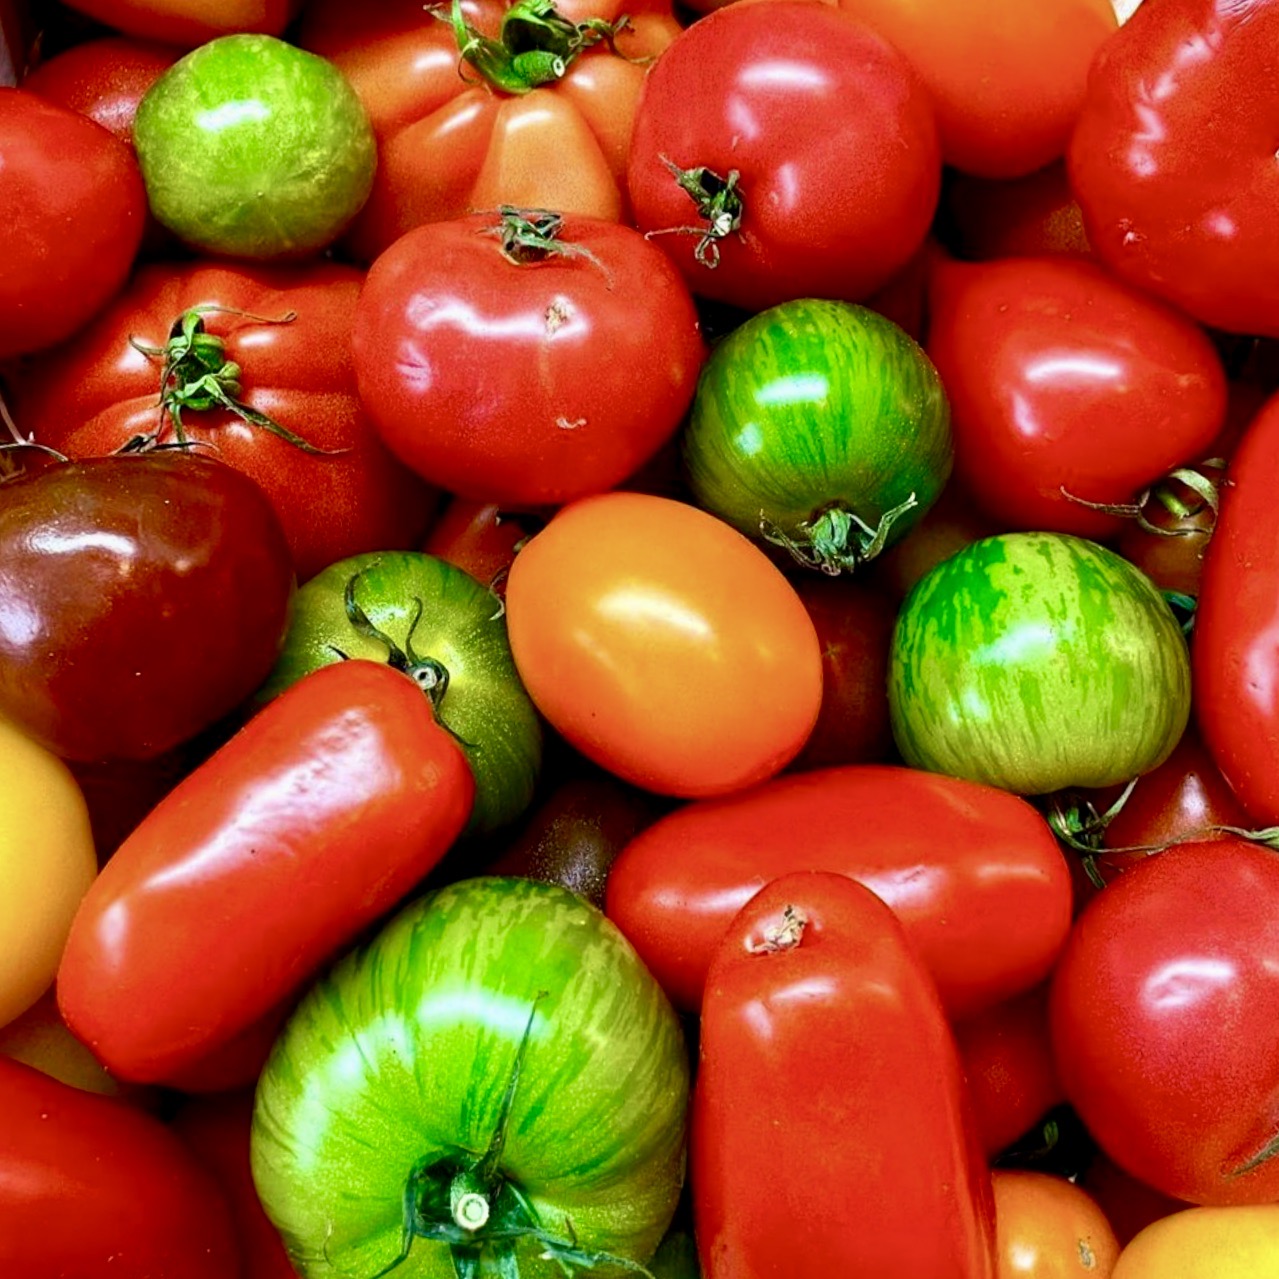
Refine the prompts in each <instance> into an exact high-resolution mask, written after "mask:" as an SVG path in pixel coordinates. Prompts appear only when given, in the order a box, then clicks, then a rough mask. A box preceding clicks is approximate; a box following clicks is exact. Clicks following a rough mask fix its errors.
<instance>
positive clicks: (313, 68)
mask: <svg viewBox="0 0 1279 1279" xmlns="http://www.w3.org/2000/svg"><path fill="white" fill-rule="evenodd" d="M134 143H135V146H136V147H137V152H138V162H139V164H140V165H141V167H142V176H143V179H144V180H145V182H146V188H147V198H148V200H149V201H150V205H151V211H152V212H153V213H154V214H155V216H156V218H157V219H158V220H159V221H160V222H162V223H164V225H165V226H167V227H168V228H169V229H170V230H172V231H173V232H175V233H176V234H177V235H178V236H180V237H181V238H182V239H183V240H185V241H186V242H187V243H188V244H192V245H195V246H196V247H197V248H201V249H205V250H207V251H208V252H210V253H220V254H227V255H230V256H234V257H244V258H275V257H283V256H292V255H297V254H305V253H313V252H316V251H318V250H319V249H322V248H324V247H325V246H326V245H327V244H329V243H331V242H332V241H333V240H334V239H336V238H337V236H338V235H339V233H340V232H341V231H342V230H343V228H344V227H345V226H346V225H347V223H349V222H350V221H351V219H352V218H353V217H354V216H355V215H356V214H357V213H358V212H359V211H360V208H361V206H362V205H363V204H364V202H365V200H366V199H367V198H368V195H369V191H370V189H371V187H372V185H373V173H374V169H375V168H376V166H377V144H376V142H375V141H374V137H373V129H372V126H371V125H370V124H369V119H368V116H367V115H366V114H365V111H364V107H363V106H362V105H361V103H360V100H359V98H357V97H356V95H355V91H354V89H352V88H351V85H350V84H349V82H348V81H347V80H346V78H345V76H343V75H342V73H341V72H340V71H339V70H338V69H337V67H335V66H334V65H333V64H332V63H331V62H328V61H327V60H325V59H324V58H320V57H317V56H316V55H315V54H313V53H306V52H305V51H304V50H302V49H298V48H295V47H294V46H293V45H291V44H286V43H285V42H284V41H283V40H277V39H275V38H274V37H273V36H264V35H229V36H221V37H219V38H218V39H216V40H211V41H209V43H208V44H204V45H201V46H200V47H199V48H198V49H194V50H192V52H191V53H189V54H187V55H186V57H184V58H182V59H181V60H179V61H178V62H176V63H175V64H174V65H173V66H172V67H170V68H169V70H168V71H166V72H165V73H164V74H163V75H162V76H161V77H160V78H159V79H158V80H157V81H156V82H155V84H154V85H152V86H151V88H150V90H149V91H148V92H147V94H146V95H145V96H144V97H143V99H142V102H141V103H140V105H139V107H138V114H137V119H136V122H135V124H134Z"/></svg>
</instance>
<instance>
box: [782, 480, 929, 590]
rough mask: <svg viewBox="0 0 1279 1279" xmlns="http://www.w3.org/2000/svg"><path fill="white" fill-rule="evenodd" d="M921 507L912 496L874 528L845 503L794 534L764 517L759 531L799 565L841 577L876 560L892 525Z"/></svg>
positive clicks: (828, 509)
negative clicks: (842, 574)
mask: <svg viewBox="0 0 1279 1279" xmlns="http://www.w3.org/2000/svg"><path fill="white" fill-rule="evenodd" d="M918 505H919V499H918V498H917V497H916V496H915V494H914V493H912V494H910V496H909V497H907V498H906V500H905V501H904V502H901V503H899V504H898V505H897V506H894V507H892V508H891V509H890V510H887V511H885V512H884V514H883V515H882V516H881V517H880V519H879V522H878V523H877V524H874V525H871V524H867V523H866V521H865V520H863V519H862V518H861V517H860V516H859V515H857V514H855V513H854V512H853V511H850V510H849V509H848V507H846V506H844V505H843V504H842V503H839V502H834V503H832V504H831V505H830V506H826V507H823V508H822V509H821V510H820V511H818V512H816V514H814V515H812V516H810V517H809V518H808V519H806V520H805V521H804V522H803V523H802V524H800V525H799V526H798V528H797V529H796V532H795V535H792V534H789V533H786V532H784V531H783V530H782V529H780V528H778V527H777V525H775V524H773V523H772V522H771V521H770V520H767V519H763V518H761V520H760V524H759V531H760V536H761V537H762V538H763V539H764V541H766V542H768V543H769V544H770V545H773V546H780V547H782V548H783V549H785V550H786V551H788V552H789V553H790V556H791V558H792V559H793V560H794V561H795V562H796V563H797V564H801V565H803V567H804V568H811V569H816V570H817V571H818V572H820V573H825V574H826V575H827V576H828V577H838V576H839V575H840V574H841V573H851V572H853V571H854V570H855V569H856V568H858V567H859V566H860V565H862V564H865V563H866V562H867V561H868V560H873V559H874V558H875V557H876V556H877V555H878V554H879V553H880V552H881V551H882V550H883V549H884V547H885V546H887V545H888V539H889V536H890V535H891V533H892V530H893V525H894V524H896V523H897V521H898V520H899V519H901V518H902V516H904V515H906V514H908V513H909V512H910V511H913V510H914V509H915V508H916V507H917V506H918Z"/></svg>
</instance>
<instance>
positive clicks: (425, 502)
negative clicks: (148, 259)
mask: <svg viewBox="0 0 1279 1279" xmlns="http://www.w3.org/2000/svg"><path fill="white" fill-rule="evenodd" d="M363 278H364V277H363V274H362V273H361V272H360V271H357V270H356V269H355V268H353V267H346V266H339V265H337V264H335V263H320V264H316V265H310V266H303V267H242V266H233V265H230V264H227V265H221V264H216V265H215V264H211V263H208V262H200V263H195V264H186V265H181V266H171V265H160V264H157V265H154V266H149V267H144V268H143V269H142V270H141V271H139V272H138V274H137V275H136V277H135V278H134V280H133V281H132V282H131V284H130V285H129V287H128V289H127V290H126V291H125V292H124V293H123V294H122V295H121V296H120V297H119V298H118V299H117V300H116V302H115V303H114V304H113V305H112V306H111V307H110V308H108V309H107V310H106V311H105V312H104V313H103V314H102V315H101V316H99V317H98V319H97V320H96V321H95V322H94V323H93V324H92V325H91V326H90V327H89V328H87V329H86V330H85V331H84V332H83V333H81V334H80V335H79V336H78V337H77V339H76V340H75V341H74V342H72V343H68V344H67V345H66V346H64V347H62V348H61V349H59V350H57V351H54V352H51V353H50V354H49V355H48V356H47V357H45V358H44V359H41V360H37V361H33V362H32V363H31V364H30V366H29V367H28V368H27V369H26V370H24V372H23V375H22V378H21V380H20V383H19V385H18V387H17V391H18V394H17V398H16V403H15V414H16V417H17V420H18V423H19V425H20V427H21V429H22V430H23V431H24V432H26V433H29V434H33V435H34V436H35V437H36V439H37V440H39V441H40V442H41V443H43V444H47V445H50V446H52V447H53V448H56V449H58V450H60V451H61V452H63V453H67V454H69V455H71V456H73V457H92V456H96V455H100V454H105V453H111V452H114V451H115V450H117V449H119V448H121V447H122V446H123V445H125V444H127V443H128V442H129V441H131V440H135V439H138V438H140V437H146V436H148V435H150V436H154V437H155V438H157V439H158V440H159V441H160V442H162V443H165V442H171V441H173V440H174V439H175V438H177V436H178V432H179V427H180V429H181V430H182V431H183V432H185V434H186V436H187V437H188V438H190V439H192V440H199V441H201V442H202V443H204V444H208V445H211V446H212V447H213V448H214V449H216V450H217V456H218V457H219V458H220V459H221V460H222V461H224V462H226V463H227V464H228V465H230V466H233V467H235V468H236V469H237V470H240V471H243V472H244V474H246V475H248V476H249V477H250V478H252V479H254V480H256V481H257V483H258V484H259V486H260V487H261V488H262V490H263V491H264V492H265V493H266V494H267V496H268V497H269V498H270V499H271V502H272V504H273V505H274V507H275V510H276V513H277V515H279V517H280V522H281V523H282V524H283V526H284V531H285V535H286V536H287V538H288V541H289V546H290V548H291V550H292V552H293V560H294V564H295V567H296V569H297V574H298V577H299V579H300V580H306V579H307V578H309V577H311V576H313V575H314V574H316V573H318V572H319V571H320V570H321V569H323V568H327V567H328V566H329V565H330V564H332V563H335V562H336V561H337V560H340V559H344V558H346V556H348V555H354V554H356V553H358V552H360V551H381V550H390V549H393V548H407V547H409V546H411V545H413V543H414V541H415V540H416V539H417V538H418V537H419V536H420V534H421V532H422V530H423V529H424V528H425V526H426V524H427V521H428V520H429V518H430V513H431V509H432V504H433V496H432V494H431V493H430V491H429V490H428V489H427V488H426V486H425V485H424V484H423V483H422V482H421V480H419V479H418V478H417V477H416V476H414V475H413V474H412V473H411V472H410V471H408V470H407V469H406V468H405V467H403V466H401V465H400V464H399V463H398V462H396V461H395V459H394V458H392V457H391V456H390V454H389V453H388V452H387V451H386V449H385V448H384V447H383V445H382V443H381V442H380V441H379V439H378V438H377V435H376V433H375V432H374V431H373V429H372V427H371V425H370V423H369V420H368V418H367V416H366V415H365V413H364V411H363V409H362V408H361V407H360V403H359V399H358V397H357V395H356V387H355V374H354V370H353V366H352V357H351V331H352V326H353V324H354V322H355V310H356V301H357V298H358V297H359V293H360V288H361V285H362V282H363ZM196 311H198V312H199V314H198V316H197V315H194V314H193V313H194V312H196ZM290 317H291V318H290ZM197 321H198V323H197ZM184 324H186V325H188V326H190V327H189V328H186V329H184V327H183V325H184ZM140 348H150V352H148V351H146V350H143V349H140ZM162 397H163V404H164V409H163V412H162V410H161V408H160V405H161V401H162ZM232 401H238V402H240V403H241V404H242V405H243V406H244V409H243V410H241V411H237V410H235V409H233V408H230V407H228V405H229V403H230V402H232ZM258 414H265V415H266V416H267V417H268V418H270V419H271V421H272V422H274V423H276V425H277V426H278V427H279V428H281V429H282V431H283V432H292V433H293V434H294V435H295V436H297V437H300V438H301V440H302V441H303V443H301V444H299V443H298V442H297V441H296V440H292V441H291V440H289V439H287V438H286V437H285V435H284V434H282V433H281V432H280V431H277V430H273V429H272V428H271V427H270V426H268V425H266V424H264V423H261V422H260V421H255V420H254V419H255V415H258ZM316 450H323V451H322V452H317V451H316Z"/></svg>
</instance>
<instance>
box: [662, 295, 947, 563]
mask: <svg viewBox="0 0 1279 1279" xmlns="http://www.w3.org/2000/svg"><path fill="white" fill-rule="evenodd" d="M683 447H684V459H685V463H686V466H687V468H688V476H689V482H690V484H691V486H692V490H693V493H694V495H695V496H696V498H697V501H698V502H699V503H700V504H701V505H702V506H704V507H705V508H706V509H707V510H709V511H713V512H714V513H715V514H716V515H718V516H720V518H721V519H725V520H727V521H728V522H729V523H730V524H732V525H733V526H734V527H735V528H737V529H738V530H739V531H740V532H743V533H746V534H747V535H748V536H751V537H760V536H764V537H765V538H766V539H767V540H769V541H773V542H777V543H779V544H780V545H783V546H786V547H787V549H788V550H790V551H791V553H792V554H793V555H794V556H795V558H796V559H798V560H799V561H800V562H801V563H805V564H808V565H809V566H810V567H813V568H820V569H822V570H823V571H824V572H828V573H832V574H833V573H838V572H840V571H841V570H843V569H850V568H853V567H855V565H856V564H857V563H858V562H859V561H861V560H863V559H869V558H871V557H872V556H873V555H875V554H877V553H878V552H879V551H880V550H881V549H882V548H883V546H884V545H887V544H891V543H892V542H895V541H897V540H898V539H899V538H901V537H902V536H903V535H904V534H905V533H906V532H907V531H908V530H909V529H910V528H911V527H912V526H913V525H914V524H915V523H916V521H917V520H918V519H919V518H920V516H922V515H923V514H924V512H925V511H926V510H927V509H928V508H929V507H930V506H931V505H932V504H933V502H934V501H935V500H936V499H937V496H938V494H939V493H940V492H941V490H942V486H943V485H944V484H945V482H946V479H947V477H948V476H949V474H950V467H951V436H950V409H949V406H948V404H947V401H946V394H945V391H944V390H943V388H942V385H941V381H940V379H939V378H938V376H937V372H936V370H935V369H934V368H933V365H932V362H931V361H930V360H929V358H928V356H927V355H925V354H924V352H923V350H922V349H921V348H920V347H919V346H918V344H917V343H915V342H914V340H913V339H911V338H910V337H909V336H908V335H907V334H906V333H905V332H904V331H903V330H902V329H900V328H898V327H897V325H895V324H894V323H892V321H891V320H887V319H885V318H884V317H883V316H882V315H879V314H877V313H876V312H874V311H871V310H868V309H867V308H866V307H862V306H854V305H852V304H850V303H846V302H827V301H819V300H814V299H807V298H805V299H800V300H799V301H795V302H785V303H782V304H781V305H780V306H775V307H773V308H772V309H771V310H768V311H763V312H761V313H760V314H759V315H756V316H754V317H752V318H751V319H749V320H747V321H746V322H745V323H744V324H743V325H741V326H740V327H739V328H737V329H735V330H733V332H732V333H730V334H729V335H728V336H727V337H726V338H724V340H723V341H722V342H721V343H720V344H719V346H718V347H716V349H715V351H714V353H713V354H712V356H711V358H710V360H709V361H708V362H707V364H706V366H705V367H704V369H703V371H702V375H701V379H700V381H699V383H698V388H697V394H696V396H695V398H694V400H693V409H692V415H691V418H690V420H689V424H688V427H687V429H686V431H685V433H684V438H683Z"/></svg>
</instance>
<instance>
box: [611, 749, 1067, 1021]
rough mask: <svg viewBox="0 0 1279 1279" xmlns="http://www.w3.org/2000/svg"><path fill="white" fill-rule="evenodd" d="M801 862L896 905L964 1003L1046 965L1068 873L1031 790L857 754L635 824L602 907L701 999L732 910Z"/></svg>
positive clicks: (945, 994) (689, 1000) (965, 1011)
mask: <svg viewBox="0 0 1279 1279" xmlns="http://www.w3.org/2000/svg"><path fill="white" fill-rule="evenodd" d="M801 870H822V871H839V872H840V873H841V874H844V875H848V876H849V877H851V878H853V879H857V880H859V881H860V882H861V883H863V884H865V885H866V887H868V888H870V889H871V890H872V891H873V892H875V893H876V894H877V895H878V896H879V897H881V898H882V899H883V900H884V901H886V902H887V903H888V904H889V905H890V906H891V907H892V908H893V909H894V911H896V912H897V915H898V917H899V918H900V919H901V921H902V923H903V925H904V926H905V928H906V931H907V933H908V934H909V935H910V937H911V939H912V941H913V943H914V945H915V946H916V947H918V949H919V951H920V954H921V955H922V957H923V958H924V961H925V963H927V965H928V968H929V971H930V972H931V973H932V977H933V980H934V981H935V982H936V983H937V986H938V988H939V990H940V991H941V995H942V999H943V1001H944V1003H945V1004H946V1006H947V1008H948V1010H949V1011H950V1012H951V1014H952V1015H953V1016H957V1017H962V1016H968V1015H971V1014H973V1013H975V1012H977V1011H979V1010H980V1009H983V1008H988V1007H990V1006H991V1005H992V1004H996V1003H998V1002H999V1001H1001V1000H1003V999H1007V998H1008V997H1010V996H1011V995H1015V994H1017V993H1018V992H1020V991H1023V990H1027V989H1028V988H1030V987H1031V986H1034V985H1035V984H1037V983H1038V982H1041V981H1043V979H1044V978H1045V977H1046V976H1047V975H1048V972H1049V970H1050V969H1051V967H1052V964H1053V961H1054V959H1055V958H1056V956H1057V953H1058V951H1059V950H1060V948H1061V946H1062V944H1063V942H1064V941H1065V938H1066V933H1067V931H1068V929H1069V927H1070V876H1069V872H1068V870H1067V867H1066V863H1065V860H1064V859H1063V857H1062V854H1061V850H1060V849H1059V848H1058V846H1057V843H1056V841H1055V840H1054V839H1053V837H1052V834H1051V832H1050V831H1049V829H1048V827H1047V825H1046V824H1045V822H1044V821H1043V819H1042V818H1041V817H1040V816H1039V814H1038V813H1037V812H1035V810H1034V809H1033V808H1031V807H1030V805H1029V804H1027V803H1026V802H1025V801H1024V800H1021V799H1018V798H1016V797H1015V796H1012V795H1008V794H1005V793H1004V792H1002V791H997V790H994V789H993V788H991V787H987V786H980V785H977V784H975V783H972V782H963V781H958V780H956V779H954V778H948V777H938V776H933V775H930V774H928V773H923V772H918V771H916V770H913V769H905V768H896V767H891V766H876V765H860V766H857V765H854V766H850V767H847V768H835V769H817V770H814V771H812V772H808V773H798V774H794V775H792V776H787V777H781V778H777V779H775V780H774V781H771V782H768V783H766V784H765V785H762V786H759V787H756V788H755V789H753V790H750V791H746V792H744V793H743V794H740V795H730V796H728V797H726V798H723V799H715V800H708V801H702V802H699V803H695V804H688V805H685V806H684V807H683V808H680V809H677V810H676V811H675V812H674V813H671V814H669V815H668V816H666V817H663V818H662V819H660V820H659V821H657V822H655V823H654V824H653V825H652V826H650V827H649V828H648V829H647V830H646V831H644V832H643V833H642V834H640V835H639V836H638V837H637V838H635V839H633V840H632V841H631V842H630V843H629V844H628V845H627V846H626V847H625V848H624V849H623V850H622V853H621V855H620V856H619V857H618V859H617V861H616V862H615V863H614V864H613V868H612V870H611V871H610V872H609V879H608V893H607V909H608V913H609V916H610V918H612V919H613V920H614V921H615V922H616V923H617V925H618V926H619V927H620V928H621V929H622V931H623V932H624V933H625V934H626V935H627V937H628V938H629V939H630V941H631V942H632V944H633V945H634V946H635V948H636V949H637V950H638V951H639V953H640V955H641V957H642V958H643V960H644V962H645V963H646V964H647V965H648V966H649V968H650V969H651V970H652V972H653V974H654V976H656V977H657V979H658V981H660V982H661V983H662V985H663V987H664V988H665V989H666V992H667V993H668V994H669V995H670V996H671V998H672V999H673V1000H674V1001H675V1003H676V1004H677V1005H678V1006H679V1007H681V1008H685V1009H696V1008H697V1007H698V1005H699V1004H700V1003H701V999H702V989H703V986H704V984H705V980H706V970H707V967H708V966H709V964H710V962H711V956H712V955H713V953H714V951H715V947H716V946H717V945H718V944H719V942H720V939H721V938H722V937H723V935H724V931H725V929H726V928H727V927H728V925H729V923H730V921H731V920H732V917H733V915H734V913H735V912H736V911H738V910H739V909H740V908H741V907H743V906H744V905H745V904H746V903H747V902H748V901H750V899H751V898H752V897H754V895H755V894H756V893H757V892H759V890H760V889H761V888H763V887H764V885H765V884H767V883H769V882H770V881H771V880H774V879H776V878H777V877H778V876H780V875H784V874H788V873H791V872H795V871H801Z"/></svg>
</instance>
